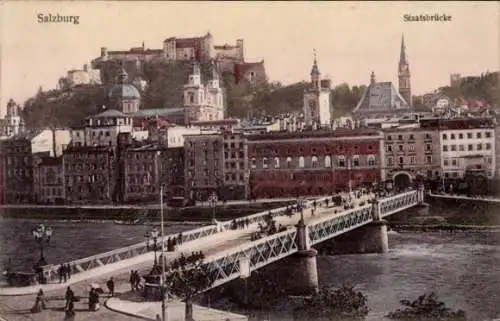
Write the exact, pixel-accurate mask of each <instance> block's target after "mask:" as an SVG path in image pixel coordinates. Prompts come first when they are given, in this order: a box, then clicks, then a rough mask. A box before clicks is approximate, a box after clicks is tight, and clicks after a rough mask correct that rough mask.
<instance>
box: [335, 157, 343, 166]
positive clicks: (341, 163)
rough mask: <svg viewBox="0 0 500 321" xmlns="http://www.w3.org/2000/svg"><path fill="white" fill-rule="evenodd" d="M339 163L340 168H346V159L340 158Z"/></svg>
mask: <svg viewBox="0 0 500 321" xmlns="http://www.w3.org/2000/svg"><path fill="white" fill-rule="evenodd" d="M337 161H338V163H339V167H345V157H344V156H339V158H338V160H337Z"/></svg>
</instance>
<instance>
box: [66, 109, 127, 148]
mask: <svg viewBox="0 0 500 321" xmlns="http://www.w3.org/2000/svg"><path fill="white" fill-rule="evenodd" d="M132 125H133V124H132V118H131V117H130V116H127V115H125V114H124V113H122V112H120V111H118V110H114V109H109V110H106V111H104V112H102V113H99V114H97V115H93V116H90V117H87V119H86V124H85V126H83V127H81V128H74V129H72V130H71V143H72V144H73V145H74V146H116V144H117V137H118V134H119V133H132Z"/></svg>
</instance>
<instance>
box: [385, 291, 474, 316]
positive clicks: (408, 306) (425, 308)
mask: <svg viewBox="0 0 500 321" xmlns="http://www.w3.org/2000/svg"><path fill="white" fill-rule="evenodd" d="M400 303H401V305H403V306H404V307H405V308H403V309H398V310H396V311H394V312H391V313H389V314H388V315H387V317H388V318H390V319H395V320H418V321H431V320H432V321H465V320H466V317H465V312H464V311H462V310H457V311H452V310H451V309H449V308H447V307H446V305H445V303H444V302H442V301H439V298H438V296H437V294H436V293H435V292H431V293H430V294H424V295H421V296H419V297H418V298H417V299H416V300H415V301H413V302H410V301H409V300H401V301H400Z"/></svg>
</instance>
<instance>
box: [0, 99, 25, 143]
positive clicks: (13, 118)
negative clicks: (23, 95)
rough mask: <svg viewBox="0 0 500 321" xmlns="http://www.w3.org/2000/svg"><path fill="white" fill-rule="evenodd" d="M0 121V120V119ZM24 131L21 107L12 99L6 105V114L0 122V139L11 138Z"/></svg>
mask: <svg viewBox="0 0 500 321" xmlns="http://www.w3.org/2000/svg"><path fill="white" fill-rule="evenodd" d="M0 120H1V119H0ZM23 130H24V124H23V120H22V118H21V107H19V105H18V104H16V103H15V102H14V101H13V100H12V99H11V100H9V102H8V103H7V114H6V115H5V118H4V119H3V120H1V122H0V137H5V138H8V137H13V136H15V135H18V134H20V133H21V132H22V131H23Z"/></svg>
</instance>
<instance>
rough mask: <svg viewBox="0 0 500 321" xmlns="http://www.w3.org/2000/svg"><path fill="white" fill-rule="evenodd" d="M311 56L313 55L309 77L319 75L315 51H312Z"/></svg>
mask: <svg viewBox="0 0 500 321" xmlns="http://www.w3.org/2000/svg"><path fill="white" fill-rule="evenodd" d="M313 55H314V62H313V66H312V68H311V77H312V76H319V75H321V73H320V72H319V68H318V58H317V57H316V49H314V50H313Z"/></svg>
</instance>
